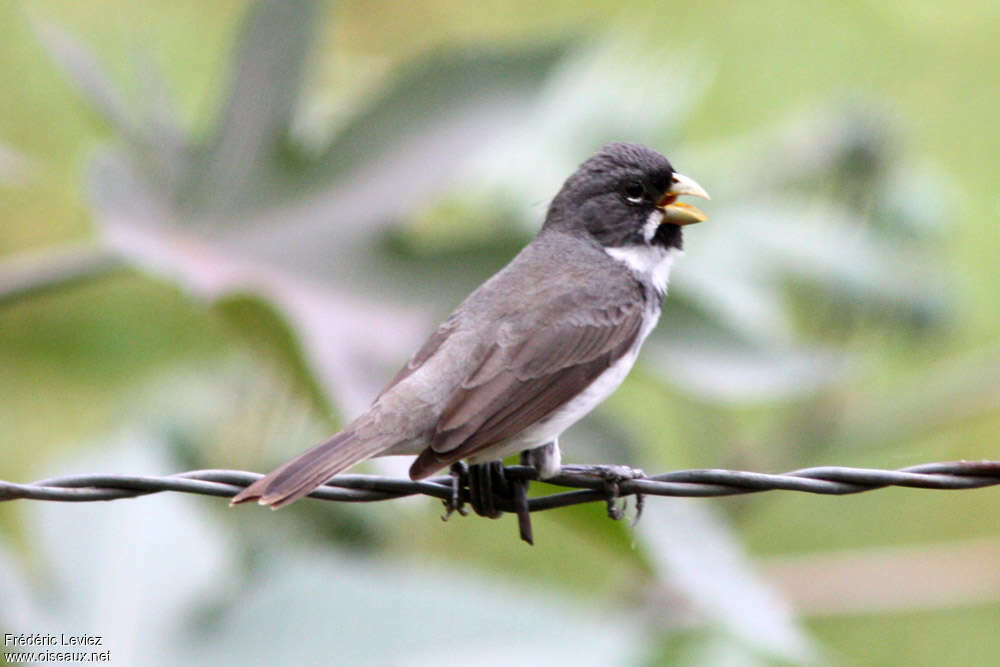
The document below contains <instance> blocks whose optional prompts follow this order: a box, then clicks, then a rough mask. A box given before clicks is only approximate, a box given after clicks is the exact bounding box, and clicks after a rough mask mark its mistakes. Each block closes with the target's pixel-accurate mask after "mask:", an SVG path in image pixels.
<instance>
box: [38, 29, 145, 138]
mask: <svg viewBox="0 0 1000 667" xmlns="http://www.w3.org/2000/svg"><path fill="white" fill-rule="evenodd" d="M31 18H32V21H31V25H32V27H33V28H34V30H35V34H36V35H37V36H38V40H39V42H40V43H41V45H42V46H43V47H44V49H45V50H46V51H47V52H48V54H49V57H50V58H52V60H53V61H54V62H55V63H56V64H57V65H58V66H59V68H60V69H62V70H63V73H64V74H65V75H66V77H67V79H68V80H69V82H70V83H71V84H72V85H73V86H74V87H75V88H76V89H77V91H79V93H80V96H81V97H82V98H83V99H84V100H85V101H86V102H87V103H88V104H90V106H91V107H92V108H93V110H94V111H96V112H97V113H98V114H100V115H101V116H102V117H103V119H104V120H105V122H107V123H108V124H109V125H111V126H112V127H113V128H114V129H115V130H116V131H117V132H118V133H120V134H121V135H122V136H123V137H126V138H127V139H135V137H136V134H137V128H136V124H135V121H134V120H133V119H132V118H131V114H130V113H129V111H128V109H127V108H126V104H125V101H124V99H123V98H122V97H121V95H119V93H118V90H117V89H116V88H115V86H114V85H113V84H112V83H111V81H110V80H109V79H108V78H107V76H105V74H104V71H103V69H102V68H101V66H100V65H99V64H98V62H97V60H96V58H94V56H93V55H92V54H91V53H90V52H89V51H88V50H87V49H85V48H84V47H82V46H81V45H80V44H78V43H77V42H76V40H75V39H73V38H72V37H71V36H70V35H69V34H68V33H66V32H65V31H64V30H62V29H61V28H59V27H58V26H57V25H55V24H54V23H52V22H49V21H46V20H43V19H42V18H40V17H38V16H37V15H33V16H32V17H31Z"/></svg>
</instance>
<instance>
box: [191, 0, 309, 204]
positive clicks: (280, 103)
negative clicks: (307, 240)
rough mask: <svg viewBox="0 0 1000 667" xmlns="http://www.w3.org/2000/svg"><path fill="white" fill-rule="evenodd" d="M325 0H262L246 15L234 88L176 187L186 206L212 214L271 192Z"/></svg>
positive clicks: (234, 74) (235, 61)
mask: <svg viewBox="0 0 1000 667" xmlns="http://www.w3.org/2000/svg"><path fill="white" fill-rule="evenodd" d="M320 5H321V2H320V0H257V1H256V2H254V3H253V4H252V5H251V7H250V9H249V11H248V12H247V14H246V17H245V18H244V25H243V31H242V34H241V35H240V40H239V43H238V45H237V47H236V53H235V56H234V59H233V73H232V78H231V81H230V84H229V95H228V98H227V100H226V102H225V107H224V109H223V110H222V112H221V113H220V115H219V119H218V121H217V123H216V128H215V131H214V132H213V133H212V136H211V137H210V138H209V139H208V141H207V142H206V143H205V144H204V145H203V146H202V147H201V148H200V150H199V152H198V155H197V157H196V158H195V160H194V161H193V163H192V164H191V169H190V170H189V173H188V177H189V179H190V180H189V181H188V185H187V187H186V188H184V190H183V191H181V192H179V193H178V194H177V199H176V200H175V203H176V204H177V205H178V206H179V208H180V210H182V211H185V212H190V213H199V214H201V215H207V216H210V217H213V218H214V217H218V216H219V215H220V214H224V213H230V212H232V211H234V210H236V209H244V208H246V202H247V201H249V200H256V201H261V200H262V199H267V198H268V197H267V195H266V190H267V189H268V186H269V184H271V183H274V181H275V174H274V172H275V171H276V169H277V168H278V167H279V166H283V165H281V162H282V153H281V151H282V149H283V146H284V141H285V140H286V137H287V133H288V130H289V128H290V126H291V123H292V119H293V116H294V114H295V109H296V104H297V102H298V98H299V91H300V87H301V83H302V79H303V72H304V69H305V63H306V58H307V56H308V55H309V51H310V48H311V46H312V37H313V32H314V29H315V27H316V26H317V19H318V18H319V13H320V12H319V7H320Z"/></svg>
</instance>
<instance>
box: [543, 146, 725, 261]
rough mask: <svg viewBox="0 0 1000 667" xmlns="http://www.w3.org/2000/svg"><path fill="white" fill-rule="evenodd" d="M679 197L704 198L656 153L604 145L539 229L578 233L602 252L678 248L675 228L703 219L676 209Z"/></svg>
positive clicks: (570, 181) (557, 199)
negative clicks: (598, 246)
mask: <svg viewBox="0 0 1000 667" xmlns="http://www.w3.org/2000/svg"><path fill="white" fill-rule="evenodd" d="M682 194H687V195H694V196H699V197H705V198H706V199H707V198H708V194H707V193H706V192H705V191H704V190H703V189H702V188H701V187H700V186H699V185H698V184H697V183H695V182H694V181H692V180H691V179H690V178H687V177H686V176H683V175H681V174H678V173H677V172H675V171H674V168H673V166H671V164H670V161H669V160H667V158H665V157H664V156H662V155H660V154H659V153H657V152H656V151H654V150H652V149H650V148H646V147H645V146H640V145H638V144H624V143H613V144H608V145H606V146H604V148H602V149H601V150H600V151H599V152H598V153H597V154H596V155H594V156H593V157H591V158H590V159H589V160H587V161H586V162H584V163H583V164H581V165H580V167H579V169H577V170H576V171H575V172H574V173H573V175H572V176H570V177H569V178H567V179H566V182H565V183H564V184H563V186H562V189H561V190H560V191H559V194H557V195H556V197H555V199H553V200H552V205H551V206H550V207H549V213H548V216H547V217H546V220H545V226H544V227H543V229H558V230H561V231H568V232H575V233H580V232H581V231H582V232H584V233H586V234H588V235H590V236H591V237H592V238H593V239H595V240H596V241H597V243H599V244H600V245H602V246H604V247H606V248H618V247H628V246H638V245H659V246H662V247H665V248H680V247H681V244H682V239H681V226H683V225H686V224H691V223H693V222H700V221H702V220H704V219H705V215H704V214H703V213H702V212H701V211H699V210H698V209H696V208H694V207H693V206H690V205H687V204H679V203H677V201H676V200H677V197H678V195H682Z"/></svg>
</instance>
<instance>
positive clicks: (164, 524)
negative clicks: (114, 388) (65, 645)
mask: <svg viewBox="0 0 1000 667" xmlns="http://www.w3.org/2000/svg"><path fill="white" fill-rule="evenodd" d="M105 447H106V448H105V449H104V450H103V452H102V453H101V454H100V455H98V456H95V457H91V458H89V459H88V460H87V461H85V462H82V461H81V462H78V463H76V464H71V465H69V466H67V467H66V468H64V472H67V473H69V472H71V471H81V470H83V469H88V470H101V471H105V472H109V473H114V472H121V473H134V472H135V471H136V470H143V471H146V472H157V471H159V472H168V470H167V469H166V467H165V465H164V463H163V462H162V461H160V460H158V459H157V458H156V452H157V450H158V447H157V443H156V442H155V440H154V439H152V438H149V437H148V436H146V435H144V434H142V433H138V432H125V433H122V434H120V436H119V438H118V439H117V441H112V442H110V443H105ZM198 504H199V501H196V500H194V499H192V498H188V497H182V496H180V495H176V494H174V495H169V496H160V497H158V498H156V499H155V500H152V499H142V500H139V501H137V502H122V503H93V504H88V503H83V504H66V503H33V504H32V505H31V506H30V507H29V508H27V514H28V517H27V518H26V524H27V525H28V526H29V538H30V539H31V540H32V541H33V544H32V546H33V548H35V549H37V550H38V553H39V556H40V561H41V563H42V566H41V568H40V571H39V572H40V575H41V581H42V582H43V583H44V585H43V586H42V588H43V589H44V590H45V594H44V595H39V594H38V592H36V593H35V595H34V596H33V597H34V603H33V605H34V606H33V608H32V609H29V610H28V616H25V610H23V609H22V610H21V611H20V612H18V610H17V607H16V606H15V607H14V608H13V610H12V611H13V613H12V614H11V615H8V611H10V610H11V607H8V605H7V604H6V602H7V600H8V598H6V597H5V598H4V599H5V604H4V605H3V607H2V608H0V622H3V623H4V624H5V625H6V627H8V628H11V629H12V630H13V631H15V632H56V633H58V632H67V633H71V632H72V633H75V634H79V633H84V632H86V633H91V634H100V635H103V636H104V637H105V645H106V647H107V648H109V649H110V650H111V652H112V655H113V656H114V660H115V661H120V662H123V663H125V664H135V663H140V662H145V663H147V664H149V661H150V659H151V656H159V660H158V663H159V664H171V661H170V660H169V659H168V658H167V656H169V655H171V654H172V653H173V648H172V647H173V646H175V645H176V641H175V640H174V637H175V636H176V635H175V633H176V632H177V629H178V628H177V625H176V624H177V622H178V619H179V618H182V617H183V616H184V615H185V614H186V613H191V612H192V611H193V609H194V608H195V605H196V604H197V602H198V600H199V599H200V597H201V596H203V595H205V593H206V592H207V591H210V590H212V589H215V588H216V587H218V586H219V585H220V584H221V575H222V574H223V573H224V572H225V570H226V568H227V567H228V565H227V564H228V563H230V562H231V561H232V554H230V553H227V552H228V549H227V548H226V544H225V542H224V541H222V540H221V538H220V533H219V530H218V527H216V526H212V525H210V524H209V522H208V521H207V520H206V518H205V516H204V515H202V514H199V513H198V512H197V506H198ZM154 516H155V519H151V517H154ZM164 582H170V585H168V586H166V585H164ZM14 600H16V598H14ZM25 618H32V622H33V623H34V625H31V626H26V627H25V626H19V625H15V624H16V623H19V622H21V621H23V620H24V619H25ZM139 656H145V657H143V658H140V657H139ZM173 664H176V663H173Z"/></svg>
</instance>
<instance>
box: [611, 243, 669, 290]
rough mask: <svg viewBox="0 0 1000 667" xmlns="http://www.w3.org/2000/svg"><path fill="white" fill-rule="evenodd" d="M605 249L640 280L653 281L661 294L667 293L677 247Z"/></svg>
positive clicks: (633, 246)
mask: <svg viewBox="0 0 1000 667" xmlns="http://www.w3.org/2000/svg"><path fill="white" fill-rule="evenodd" d="M604 251H605V252H606V253H608V254H609V255H611V256H612V257H614V258H615V259H616V260H618V261H619V262H621V263H622V264H624V265H625V266H627V267H628V268H629V270H631V271H632V273H634V274H635V275H636V276H637V277H638V278H639V279H640V280H648V281H650V282H651V283H653V286H654V287H655V288H656V291H657V292H659V293H660V294H666V293H667V281H668V280H669V279H670V267H671V266H673V263H674V254H675V253H677V252H679V251H678V250H677V249H676V248H669V249H668V248H664V247H662V246H651V245H631V246H623V247H621V248H605V249H604Z"/></svg>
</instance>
